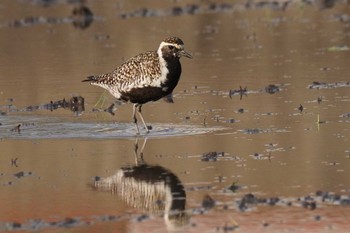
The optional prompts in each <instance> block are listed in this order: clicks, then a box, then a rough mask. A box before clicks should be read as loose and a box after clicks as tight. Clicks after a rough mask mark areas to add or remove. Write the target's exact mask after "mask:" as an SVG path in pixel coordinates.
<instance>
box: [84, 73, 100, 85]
mask: <svg viewBox="0 0 350 233" xmlns="http://www.w3.org/2000/svg"><path fill="white" fill-rule="evenodd" d="M96 81H98V76H95V75H92V76H88V77H86V79H84V80H82V82H89V83H94V82H96Z"/></svg>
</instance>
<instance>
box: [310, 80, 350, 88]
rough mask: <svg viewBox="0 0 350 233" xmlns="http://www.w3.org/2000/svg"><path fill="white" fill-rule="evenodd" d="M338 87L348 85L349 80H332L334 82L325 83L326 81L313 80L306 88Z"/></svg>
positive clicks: (349, 85)
mask: <svg viewBox="0 0 350 233" xmlns="http://www.w3.org/2000/svg"><path fill="white" fill-rule="evenodd" d="M338 87H350V82H349V81H348V82H334V83H326V82H317V81H314V82H312V84H310V85H308V86H307V88H308V89H329V88H338Z"/></svg>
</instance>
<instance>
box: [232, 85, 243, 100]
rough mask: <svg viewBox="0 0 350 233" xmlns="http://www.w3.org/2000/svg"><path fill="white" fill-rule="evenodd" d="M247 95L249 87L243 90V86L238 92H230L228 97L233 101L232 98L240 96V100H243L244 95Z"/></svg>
mask: <svg viewBox="0 0 350 233" xmlns="http://www.w3.org/2000/svg"><path fill="white" fill-rule="evenodd" d="M247 94H248V90H247V87H244V88H242V86H239V89H238V90H230V91H229V94H228V95H229V97H230V98H231V99H232V96H234V95H239V96H240V99H242V98H243V95H244V96H247Z"/></svg>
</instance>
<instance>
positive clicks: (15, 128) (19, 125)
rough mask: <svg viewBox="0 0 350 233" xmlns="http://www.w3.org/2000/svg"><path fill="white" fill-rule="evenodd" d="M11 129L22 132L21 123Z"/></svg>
mask: <svg viewBox="0 0 350 233" xmlns="http://www.w3.org/2000/svg"><path fill="white" fill-rule="evenodd" d="M10 131H11V132H17V133H20V132H21V124H18V125H17V126H15V127H14V128H12V129H11V130H10Z"/></svg>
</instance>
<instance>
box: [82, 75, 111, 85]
mask: <svg viewBox="0 0 350 233" xmlns="http://www.w3.org/2000/svg"><path fill="white" fill-rule="evenodd" d="M110 80H111V74H102V75H92V76H88V77H86V79H84V80H82V82H89V83H90V84H93V85H103V84H109V82H110Z"/></svg>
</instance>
